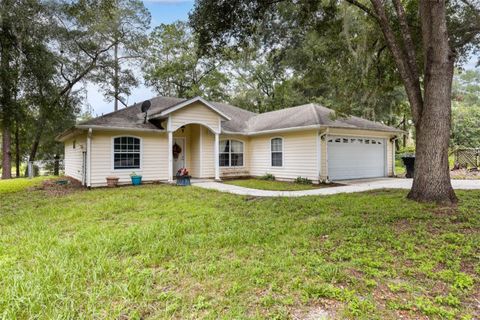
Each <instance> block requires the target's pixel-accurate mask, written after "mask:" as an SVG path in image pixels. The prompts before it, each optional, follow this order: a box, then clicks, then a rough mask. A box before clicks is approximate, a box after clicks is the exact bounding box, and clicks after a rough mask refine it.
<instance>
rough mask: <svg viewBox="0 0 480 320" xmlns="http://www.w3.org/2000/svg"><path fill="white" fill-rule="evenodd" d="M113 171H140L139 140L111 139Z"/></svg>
mask: <svg viewBox="0 0 480 320" xmlns="http://www.w3.org/2000/svg"><path fill="white" fill-rule="evenodd" d="M113 169H115V170H116V169H140V139H139V138H135V137H118V138H114V139H113Z"/></svg>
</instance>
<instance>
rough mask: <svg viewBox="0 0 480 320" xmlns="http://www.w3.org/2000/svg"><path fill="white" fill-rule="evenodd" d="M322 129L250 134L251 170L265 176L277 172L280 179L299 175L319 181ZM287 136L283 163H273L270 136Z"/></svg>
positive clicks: (275, 174)
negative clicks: (318, 145)
mask: <svg viewBox="0 0 480 320" xmlns="http://www.w3.org/2000/svg"><path fill="white" fill-rule="evenodd" d="M317 135H318V131H316V130H309V131H298V132H289V133H283V134H272V135H262V136H253V137H251V138H250V143H249V148H248V153H249V155H250V157H249V159H250V174H251V175H252V176H262V175H264V174H266V173H271V174H273V175H274V176H275V177H276V178H277V179H285V180H292V179H295V178H297V177H303V178H308V179H310V180H312V181H314V182H317V181H318V159H317ZM276 137H279V138H283V166H282V167H272V166H271V156H270V140H271V139H272V138H276Z"/></svg>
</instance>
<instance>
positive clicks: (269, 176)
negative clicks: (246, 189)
mask: <svg viewBox="0 0 480 320" xmlns="http://www.w3.org/2000/svg"><path fill="white" fill-rule="evenodd" d="M259 179H260V180H267V181H274V180H275V176H274V175H273V174H271V173H265V174H264V175H263V176H261V177H260V178H259Z"/></svg>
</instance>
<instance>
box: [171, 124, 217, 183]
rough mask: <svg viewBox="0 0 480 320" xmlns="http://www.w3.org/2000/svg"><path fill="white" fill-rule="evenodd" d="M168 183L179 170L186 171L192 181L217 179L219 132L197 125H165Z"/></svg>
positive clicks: (203, 125)
mask: <svg viewBox="0 0 480 320" xmlns="http://www.w3.org/2000/svg"><path fill="white" fill-rule="evenodd" d="M167 133H168V181H169V182H173V181H174V179H175V175H176V173H177V171H178V170H179V169H180V168H187V169H188V170H189V173H190V175H191V176H192V178H195V179H212V178H213V179H215V180H217V181H218V180H220V166H219V144H220V132H219V130H215V131H214V130H212V128H210V127H209V126H207V125H205V124H200V123H189V124H184V125H181V126H179V127H177V128H176V127H174V126H173V125H172V126H169V129H168V130H167Z"/></svg>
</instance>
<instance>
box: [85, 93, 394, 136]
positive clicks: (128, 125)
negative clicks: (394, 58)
mask: <svg viewBox="0 0 480 320" xmlns="http://www.w3.org/2000/svg"><path fill="white" fill-rule="evenodd" d="M186 100H187V99H179V98H170V97H155V98H152V99H150V101H151V107H150V110H149V112H148V114H149V115H150V116H152V115H155V114H159V113H160V112H162V111H163V110H165V109H167V108H170V107H172V106H174V105H176V104H179V103H181V102H183V101H186ZM142 102H143V101H142ZM142 102H139V103H136V104H134V105H132V106H130V107H127V108H124V109H121V110H119V111H116V112H112V113H108V114H105V115H103V116H100V117H98V118H95V119H92V120H88V121H85V122H83V123H80V125H82V126H88V125H92V126H102V127H113V128H125V129H152V130H156V129H158V127H156V126H155V125H153V124H152V123H150V122H148V121H147V123H143V122H144V121H143V119H144V114H143V113H142V112H141V104H142ZM210 103H211V104H212V105H213V106H214V107H215V108H217V109H218V110H219V111H221V112H222V113H224V114H226V115H228V116H229V117H230V118H231V120H229V121H223V122H222V131H224V132H231V133H252V132H261V131H268V130H281V129H288V128H298V127H308V126H323V127H335V128H351V129H366V130H379V131H388V132H401V130H399V129H396V128H392V127H389V126H386V125H384V124H382V123H379V122H373V121H370V120H366V119H362V118H359V117H353V116H349V117H346V118H339V117H337V118H335V117H334V114H335V112H334V111H333V110H331V109H328V108H325V107H322V106H320V105H318V104H305V105H301V106H297V107H292V108H286V109H281V110H277V111H271V112H267V113H261V114H256V113H253V112H250V111H247V110H244V109H240V108H237V107H234V106H232V105H229V104H226V103H220V102H210Z"/></svg>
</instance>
